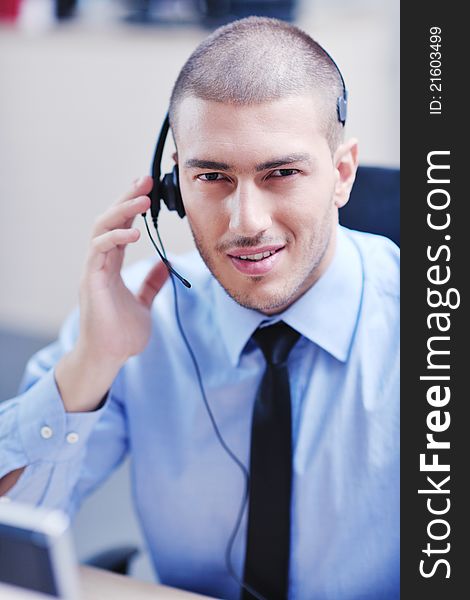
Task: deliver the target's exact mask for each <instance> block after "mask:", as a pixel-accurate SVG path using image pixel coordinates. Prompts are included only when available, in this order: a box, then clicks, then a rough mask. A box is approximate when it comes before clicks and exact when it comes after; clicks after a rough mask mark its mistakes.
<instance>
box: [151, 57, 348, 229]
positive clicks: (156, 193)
mask: <svg viewBox="0 0 470 600" xmlns="http://www.w3.org/2000/svg"><path fill="white" fill-rule="evenodd" d="M320 48H321V50H323V52H324V53H325V54H326V56H327V57H328V58H329V59H330V60H331V62H332V63H333V65H334V66H335V67H336V70H337V71H338V74H339V76H340V79H341V83H342V86H343V95H342V96H338V98H337V100H336V112H337V116H338V121H339V122H340V123H341V124H342V125H343V127H344V125H345V123H346V115H347V109H348V91H347V89H346V84H345V82H344V78H343V75H342V73H341V71H340V70H339V67H338V65H337V64H336V63H335V61H334V60H333V58H332V57H331V56H330V54H329V53H328V52H327V51H326V50H325V49H324V48H322V47H321V46H320ZM169 128H170V118H169V116H168V113H167V114H166V117H165V120H164V121H163V125H162V128H161V130H160V135H159V136H158V141H157V147H156V148H155V155H154V157H153V163H152V178H153V182H154V183H153V188H152V191H151V192H150V194H149V197H150V201H151V204H150V214H151V216H152V221H153V224H154V226H155V228H156V229H157V231H158V227H157V222H158V215H159V213H160V208H161V201H162V200H163V202H164V203H165V204H166V206H167V208H168V210H174V211H176V212H177V213H178V215H179V216H180V217H181V218H183V217H184V216H185V215H186V211H185V210H184V204H183V198H182V197H181V190H180V184H179V171H178V165H175V166H174V167H173V170H172V171H171V173H166V174H165V175H164V176H163V178H162V179H160V177H161V162H162V156H163V148H164V146H165V141H166V138H167V136H168V130H169Z"/></svg>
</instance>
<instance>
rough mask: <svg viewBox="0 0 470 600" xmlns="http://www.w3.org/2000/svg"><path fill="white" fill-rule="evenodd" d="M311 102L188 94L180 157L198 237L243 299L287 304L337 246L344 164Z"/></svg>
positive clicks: (272, 306)
mask: <svg viewBox="0 0 470 600" xmlns="http://www.w3.org/2000/svg"><path fill="white" fill-rule="evenodd" d="M319 121H320V116H319V114H318V110H317V109H316V107H315V102H314V100H313V99H312V98H309V97H302V96H300V97H290V98H284V99H281V100H277V101H274V102H269V103H264V104H258V105H253V106H234V105H230V104H223V103H218V102H211V101H205V100H201V99H199V98H186V99H185V100H183V101H182V103H181V105H180V106H179V108H178V111H177V147H178V154H177V160H178V165H179V173H180V186H181V192H182V197H183V202H184V206H185V209H186V214H187V216H188V219H189V224H190V227H191V230H192V233H193V236H194V240H195V243H196V246H197V248H198V250H199V252H200V254H201V256H202V258H203V260H204V261H205V263H206V264H207V266H208V268H209V269H210V270H211V272H212V273H213V275H214V277H216V279H217V280H218V281H219V283H220V284H221V285H222V286H223V287H224V289H225V290H226V291H227V293H228V294H229V295H230V296H231V297H232V298H233V299H234V300H236V301H237V302H238V303H239V304H241V305H242V306H245V307H248V308H253V309H256V310H259V311H261V312H263V313H266V314H273V313H276V312H280V311H281V310H284V309H285V308H287V306H289V305H290V304H292V302H294V301H295V300H296V299H297V298H299V297H300V296H301V295H302V294H303V293H304V292H305V291H306V290H308V289H309V288H310V287H311V286H312V285H313V284H314V283H315V281H316V280H317V279H318V278H319V277H320V275H321V274H322V273H323V272H324V270H325V269H326V267H327V266H328V264H329V262H330V261H331V258H332V256H333V253H334V246H335V230H336V223H337V219H338V212H337V207H338V206H339V205H340V204H341V203H343V204H344V202H342V200H341V198H340V195H338V186H339V185H340V184H339V183H338V182H339V181H340V179H341V176H340V171H338V169H336V167H335V159H334V158H333V157H332V156H331V150H330V148H329V146H328V142H327V139H326V137H325V135H324V133H323V132H322V130H321V126H320V122H319Z"/></svg>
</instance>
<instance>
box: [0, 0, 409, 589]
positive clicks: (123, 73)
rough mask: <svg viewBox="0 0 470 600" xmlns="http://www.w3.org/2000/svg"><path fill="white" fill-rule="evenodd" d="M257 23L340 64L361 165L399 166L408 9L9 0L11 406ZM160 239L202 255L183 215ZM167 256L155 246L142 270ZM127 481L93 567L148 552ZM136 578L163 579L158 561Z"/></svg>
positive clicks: (4, 111) (5, 21)
mask: <svg viewBox="0 0 470 600" xmlns="http://www.w3.org/2000/svg"><path fill="white" fill-rule="evenodd" d="M250 14H257V15H267V16H273V17H278V18H282V19H285V20H289V21H292V22H294V23H296V24H297V25H299V26H300V27H302V28H303V29H304V30H306V31H307V32H308V33H309V34H310V35H312V37H314V38H315V39H317V40H318V41H319V42H320V43H321V44H322V45H323V46H324V47H325V48H326V49H327V50H328V52H329V53H330V54H331V55H332V56H333V58H334V59H335V61H336V62H337V64H338V66H339V68H340V69H341V71H342V73H343V76H344V78H345V81H346V85H347V87H348V90H349V107H348V123H347V135H350V136H354V137H357V138H358V139H359V142H360V158H361V162H362V163H363V164H367V165H381V166H392V167H396V166H398V164H399V2H398V0H298V1H292V0H291V1H287V0H277V1H276V0H264V1H262V0H258V1H250V0H245V1H243V0H212V1H209V0H207V1H202V0H133V1H132V0H60V1H54V0H0V171H1V173H0V222H1V223H2V232H1V235H0V273H1V293H0V351H1V353H2V368H1V371H0V376H1V377H0V401H1V400H4V399H6V398H7V397H9V396H11V395H14V393H15V392H14V390H15V389H16V386H17V384H18V380H19V378H20V375H21V371H22V369H23V367H24V362H25V360H26V357H27V356H28V355H29V354H31V353H32V352H33V351H34V350H35V349H37V348H39V347H40V346H42V345H43V344H44V343H45V342H47V341H48V340H50V339H53V338H54V337H55V335H56V333H57V331H58V328H59V326H60V323H61V322H62V320H63V319H64V317H65V316H66V315H67V313H68V312H69V311H70V310H71V309H72V308H73V307H74V305H75V303H76V301H77V287H78V281H79V277H80V272H81V267H82V262H83V259H84V256H85V252H86V248H87V243H88V239H89V232H90V228H91V225H92V223H93V220H94V219H95V217H96V216H97V215H98V214H99V213H100V212H102V211H103V210H104V209H105V208H106V207H107V206H108V205H109V204H110V203H112V202H114V201H115V199H117V198H118V197H119V196H121V195H122V193H123V192H125V191H126V190H127V189H128V187H129V186H130V184H131V181H132V180H133V179H135V178H136V177H138V176H140V175H142V174H145V173H148V172H149V169H150V162H151V159H152V156H153V151H154V145H155V142H156V138H157V135H158V131H159V128H160V125H161V122H162V120H163V118H164V116H165V113H166V110H167V105H168V100H169V96H170V92H171V88H172V85H173V83H174V80H175V78H176V76H177V74H178V72H179V69H180V68H181V67H182V65H183V64H184V62H185V60H186V59H187V58H188V56H189V54H190V53H191V52H192V50H193V49H194V48H195V47H196V45H197V44H198V43H199V42H200V41H201V40H202V39H204V37H206V36H207V35H208V33H209V32H210V31H211V30H213V29H214V28H215V27H217V26H218V25H221V24H223V23H226V22H229V21H230V20H233V19H234V18H238V17H243V16H247V15H250ZM171 151H172V149H171V145H170V144H168V147H167V150H166V153H165V154H166V158H165V163H164V166H166V167H167V168H168V169H170V166H171V161H170V160H169V157H170V154H171ZM164 172H165V171H164ZM139 225H140V227H141V231H142V233H144V231H143V228H142V225H141V224H139ZM160 225H161V227H160V231H161V233H162V237H163V240H164V242H165V246H166V249H167V250H168V251H170V252H176V253H179V252H184V251H186V250H189V249H191V248H192V247H193V244H192V239H191V235H190V233H189V230H188V228H187V225H186V222H185V221H183V220H180V219H179V218H178V217H177V216H176V214H172V215H170V213H168V211H166V209H165V210H163V211H162V215H161V217H160ZM152 252H153V250H152V248H151V246H150V242H149V241H148V239H147V237H146V235H145V236H144V235H142V237H141V240H140V241H139V242H138V244H137V245H136V246H134V247H132V248H131V249H130V251H129V252H128V256H127V259H126V260H127V262H134V261H135V260H137V259H139V258H142V257H146V256H149V255H150V254H152ZM127 474H128V465H124V467H123V468H121V469H120V470H119V471H118V472H117V473H116V474H115V475H113V477H112V478H111V480H110V481H109V482H108V483H107V484H106V485H105V486H104V488H103V489H102V490H100V491H99V492H98V494H96V495H95V496H94V497H93V498H92V499H91V500H90V501H89V502H88V503H86V504H85V506H84V508H83V509H82V510H81V512H80V514H79V515H78V518H77V521H76V524H75V537H76V541H77V547H78V552H79V555H80V557H85V556H88V555H90V553H93V552H95V551H96V550H99V549H102V548H106V547H109V546H112V545H116V544H119V543H135V544H136V545H138V546H142V542H141V538H140V533H139V531H138V527H137V524H136V521H135V517H134V515H133V514H132V511H131V509H130V494H129V490H128V484H127ZM156 501H158V500H157V499H156ZM123 515H125V517H123ZM117 523H119V527H117V526H116V524H117ZM97 532H98V533H97ZM133 574H134V575H136V576H137V577H139V578H142V579H151V578H152V574H151V569H150V566H149V563H148V560H147V558H146V555H145V552H142V553H141V555H140V557H139V559H137V560H136V561H135V563H134V566H133Z"/></svg>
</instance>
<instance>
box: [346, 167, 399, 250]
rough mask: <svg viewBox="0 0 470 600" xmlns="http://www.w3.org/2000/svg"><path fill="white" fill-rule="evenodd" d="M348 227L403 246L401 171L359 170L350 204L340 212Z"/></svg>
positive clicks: (379, 168) (386, 169)
mask: <svg viewBox="0 0 470 600" xmlns="http://www.w3.org/2000/svg"><path fill="white" fill-rule="evenodd" d="M339 221H340V223H341V224H342V225H344V226H345V227H349V228H350V229H358V230H359V231H366V232H369V233H378V234H380V235H384V236H386V237H388V238H390V239H391V240H393V241H394V242H395V244H397V245H398V246H399V245H400V170H399V169H390V168H385V167H359V168H358V170H357V175H356V181H355V182H354V186H353V189H352V191H351V197H350V198H349V202H348V203H347V204H346V206H344V207H343V208H341V209H340V211H339Z"/></svg>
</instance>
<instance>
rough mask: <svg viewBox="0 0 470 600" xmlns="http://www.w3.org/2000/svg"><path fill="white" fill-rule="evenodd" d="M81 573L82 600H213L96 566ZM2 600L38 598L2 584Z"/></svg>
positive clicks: (81, 567) (0, 594)
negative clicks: (96, 567)
mask: <svg viewBox="0 0 470 600" xmlns="http://www.w3.org/2000/svg"><path fill="white" fill-rule="evenodd" d="M79 575H80V587H81V594H80V596H79V598H80V600H197V599H198V598H199V599H200V600H203V599H204V598H205V599H206V600H210V598H209V596H200V595H199V594H191V593H190V592H184V591H182V590H176V589H175V588H169V587H166V586H164V585H156V584H154V583H147V582H145V581H139V580H137V579H133V578H132V577H125V576H124V575H116V574H115V573H110V572H109V571H103V569H95V568H94V567H85V566H80V568H79ZM41 598H46V596H41ZM47 598H52V597H51V596H47ZM0 600H37V595H36V594H32V593H31V592H28V591H26V590H20V589H19V588H13V587H11V586H8V587H7V588H6V587H2V586H1V584H0Z"/></svg>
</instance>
